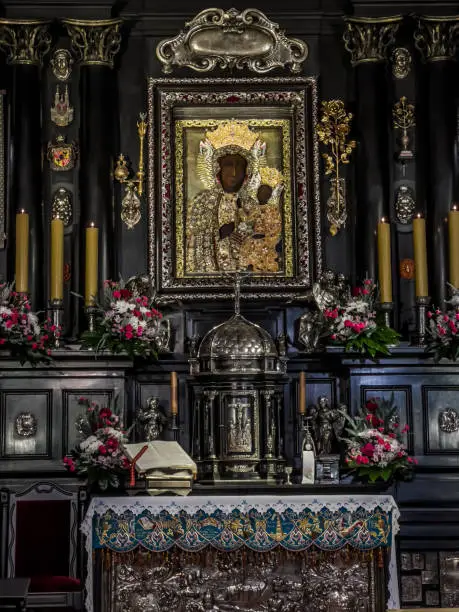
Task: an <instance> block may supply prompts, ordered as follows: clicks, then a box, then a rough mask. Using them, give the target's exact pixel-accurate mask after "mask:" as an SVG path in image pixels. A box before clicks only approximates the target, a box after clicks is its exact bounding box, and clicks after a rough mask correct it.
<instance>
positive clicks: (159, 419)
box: [137, 397, 167, 442]
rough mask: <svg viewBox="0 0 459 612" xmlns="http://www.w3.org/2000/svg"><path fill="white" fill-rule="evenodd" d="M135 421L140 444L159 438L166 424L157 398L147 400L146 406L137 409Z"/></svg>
mask: <svg viewBox="0 0 459 612" xmlns="http://www.w3.org/2000/svg"><path fill="white" fill-rule="evenodd" d="M137 421H138V423H139V429H140V430H141V431H140V432H139V434H140V436H141V437H142V442H152V441H153V440H157V439H158V438H159V437H160V435H161V434H162V432H163V430H164V427H165V426H166V424H167V418H166V416H165V415H164V414H163V412H162V411H161V409H160V407H159V399H158V398H157V397H150V398H148V400H147V405H146V406H145V407H140V408H139V409H138V411H137Z"/></svg>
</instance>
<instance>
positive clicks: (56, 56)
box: [50, 49, 73, 81]
mask: <svg viewBox="0 0 459 612" xmlns="http://www.w3.org/2000/svg"><path fill="white" fill-rule="evenodd" d="M50 64H51V69H52V71H53V75H54V76H55V77H56V79H58V80H59V81H68V79H69V78H70V75H71V74H72V65H73V57H72V55H71V53H70V51H69V50H68V49H56V50H55V51H54V53H53V56H52V58H51V61H50Z"/></svg>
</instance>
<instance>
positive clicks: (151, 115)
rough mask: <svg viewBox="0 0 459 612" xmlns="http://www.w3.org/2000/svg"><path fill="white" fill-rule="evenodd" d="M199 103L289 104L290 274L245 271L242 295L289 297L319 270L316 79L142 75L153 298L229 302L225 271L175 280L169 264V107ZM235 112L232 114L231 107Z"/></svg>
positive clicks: (171, 185)
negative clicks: (292, 262)
mask: <svg viewBox="0 0 459 612" xmlns="http://www.w3.org/2000/svg"><path fill="white" fill-rule="evenodd" d="M180 105H182V106H185V105H186V106H187V107H189V106H193V105H195V106H196V107H198V106H200V107H202V106H203V105H205V106H214V107H221V106H224V105H234V109H235V111H236V110H237V108H238V106H239V107H242V108H247V107H255V108H256V107H262V106H269V107H273V106H274V107H276V106H279V107H284V108H285V107H287V108H288V109H290V111H291V113H292V118H293V119H292V125H293V134H292V141H293V151H292V166H293V177H292V182H293V184H294V198H295V200H296V202H295V205H294V209H293V214H294V235H295V247H296V248H295V251H296V252H295V271H294V275H293V276H292V277H285V276H275V277H274V276H268V275H266V276H262V275H250V277H249V278H248V279H246V282H245V283H244V294H245V295H246V297H248V298H254V299H259V298H265V299H271V298H272V299H290V298H292V297H294V296H295V295H298V294H300V293H303V292H304V291H305V290H306V289H307V288H309V287H310V286H311V285H312V283H313V281H314V279H315V278H317V276H318V275H319V274H320V273H321V271H322V263H323V260H322V228H321V225H322V223H321V208H320V175H319V143H318V139H317V135H316V125H317V121H318V110H317V108H318V88H317V79H316V78H315V77H297V78H247V79H231V78H220V79H167V78H162V79H155V78H149V79H148V123H149V131H148V188H147V201H148V272H149V275H150V278H151V280H152V282H153V285H154V286H155V288H156V290H157V291H158V294H159V295H167V296H170V297H171V298H175V299H180V300H187V301H190V300H194V301H205V300H209V299H229V298H231V295H232V291H230V289H231V286H232V283H231V280H230V278H229V277H228V275H224V274H223V273H222V275H221V276H218V277H204V276H202V277H196V278H178V277H176V275H175V270H174V267H175V264H174V248H175V247H174V180H175V176H174V154H173V142H172V137H173V136H172V135H173V110H174V108H175V107H180ZM235 115H236V112H235Z"/></svg>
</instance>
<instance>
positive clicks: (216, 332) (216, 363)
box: [198, 313, 279, 374]
mask: <svg viewBox="0 0 459 612" xmlns="http://www.w3.org/2000/svg"><path fill="white" fill-rule="evenodd" d="M198 360H199V371H200V372H201V373H204V372H209V373H211V374H214V373H221V374H223V373H228V372H247V373H252V374H255V373H258V372H278V371H279V369H278V353H277V349H276V345H275V344H274V341H273V339H272V338H271V336H270V335H269V334H268V332H267V331H265V330H264V329H263V328H261V327H260V326H259V325H256V324H255V323H251V322H250V321H247V319H246V318H245V317H243V316H242V315H241V314H238V313H236V314H235V315H233V316H232V317H231V319H229V321H226V322H225V323H222V324H221V325H217V326H216V327H214V328H213V329H211V330H210V332H208V333H207V334H206V336H205V337H204V339H203V341H202V343H201V346H200V347H199V352H198Z"/></svg>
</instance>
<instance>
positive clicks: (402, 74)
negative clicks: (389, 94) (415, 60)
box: [392, 47, 412, 79]
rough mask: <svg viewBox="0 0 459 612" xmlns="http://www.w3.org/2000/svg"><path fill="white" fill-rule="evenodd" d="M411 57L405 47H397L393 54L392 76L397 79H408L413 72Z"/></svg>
mask: <svg viewBox="0 0 459 612" xmlns="http://www.w3.org/2000/svg"><path fill="white" fill-rule="evenodd" d="M411 63H412V59H411V55H410V52H409V51H408V49H405V47H397V48H396V49H394V52H393V54H392V74H393V75H394V77H395V78H396V79H406V77H407V76H408V75H409V73H410V71H411Z"/></svg>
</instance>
